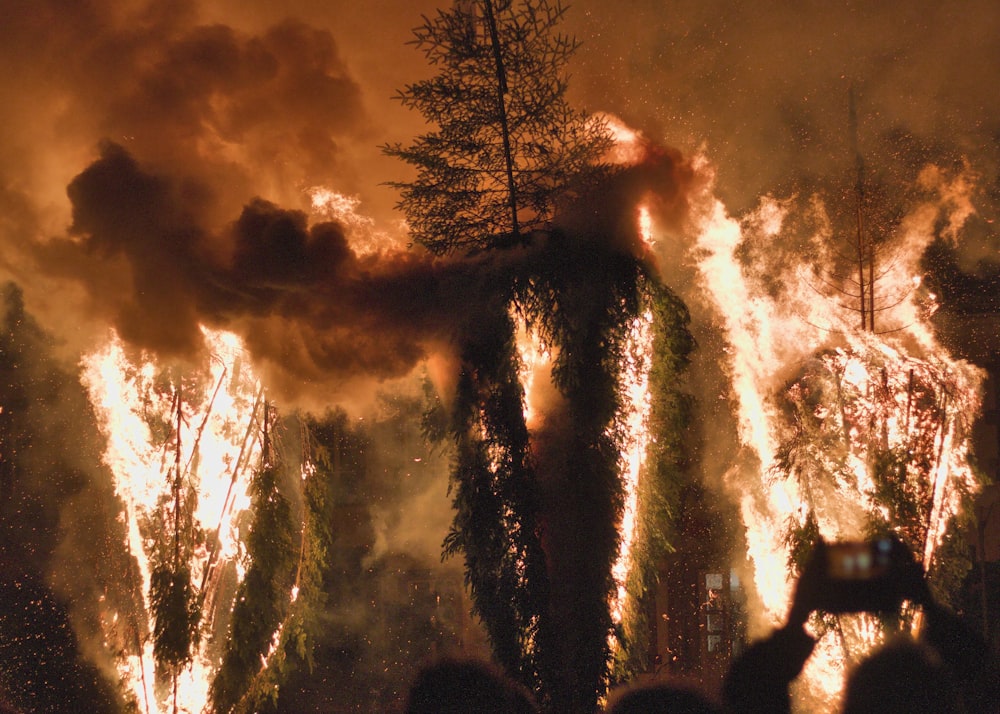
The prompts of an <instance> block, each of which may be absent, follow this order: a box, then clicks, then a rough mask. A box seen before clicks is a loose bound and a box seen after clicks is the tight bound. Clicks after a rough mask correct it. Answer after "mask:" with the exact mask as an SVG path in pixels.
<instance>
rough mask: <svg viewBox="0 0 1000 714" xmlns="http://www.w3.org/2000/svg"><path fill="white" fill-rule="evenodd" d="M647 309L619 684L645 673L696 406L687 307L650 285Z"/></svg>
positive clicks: (656, 285)
mask: <svg viewBox="0 0 1000 714" xmlns="http://www.w3.org/2000/svg"><path fill="white" fill-rule="evenodd" d="M645 296H646V304H647V305H648V308H649V309H650V311H651V312H652V316H653V347H652V364H651V366H650V374H649V394H650V412H649V417H648V424H647V429H648V431H649V433H650V434H654V435H655V439H653V440H651V442H650V443H649V445H648V446H647V448H646V463H645V468H644V469H643V472H642V474H641V477H640V481H639V494H638V513H637V515H636V519H637V522H636V532H635V537H634V542H633V545H632V551H631V556H632V569H631V570H630V572H629V578H628V582H627V583H626V591H627V592H628V601H627V609H626V612H625V614H624V617H623V618H622V619H623V623H624V628H623V631H622V633H621V638H620V639H621V641H622V652H620V653H619V654H618V655H617V656H616V662H615V664H616V672H615V676H616V678H618V679H628V678H629V677H630V676H631V675H633V674H635V673H637V672H639V671H642V670H643V669H645V668H646V667H647V665H648V663H647V662H646V661H645V658H646V653H647V652H648V644H649V642H648V640H649V633H650V630H649V622H648V616H647V607H646V606H647V604H648V597H649V596H650V594H651V593H653V592H654V590H655V586H656V581H657V570H656V569H657V566H658V564H659V563H660V562H661V561H662V559H663V558H664V557H665V556H666V555H667V554H668V553H670V552H672V551H673V550H674V545H673V543H672V540H673V538H674V533H675V518H676V513H675V508H676V504H678V503H680V502H681V501H682V500H683V497H684V496H683V492H684V489H685V487H686V485H687V483H688V480H689V475H688V474H687V472H686V466H687V459H688V455H689V454H688V447H687V445H686V441H687V439H688V427H689V425H690V423H691V417H692V414H691V412H692V409H693V398H692V397H691V395H690V394H687V393H685V392H684V391H683V389H682V388H681V376H682V374H683V372H684V370H685V369H686V368H687V366H688V364H689V361H690V356H691V353H692V351H693V350H694V348H695V343H694V339H693V338H692V336H691V333H690V331H689V330H688V325H689V323H690V315H689V313H688V310H687V306H686V305H684V303H683V301H682V300H681V299H680V298H678V297H677V295H675V294H674V293H673V292H672V291H671V290H670V289H669V288H668V287H666V286H665V285H662V284H659V283H657V282H656V281H652V280H649V281H647V283H646V288H645Z"/></svg>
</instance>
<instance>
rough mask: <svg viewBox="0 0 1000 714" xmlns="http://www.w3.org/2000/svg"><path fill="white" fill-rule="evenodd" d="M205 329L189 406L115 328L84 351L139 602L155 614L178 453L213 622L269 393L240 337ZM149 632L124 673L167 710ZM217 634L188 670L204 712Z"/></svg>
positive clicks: (201, 592)
mask: <svg viewBox="0 0 1000 714" xmlns="http://www.w3.org/2000/svg"><path fill="white" fill-rule="evenodd" d="M205 337H206V342H207V344H208V345H209V348H210V353H211V359H210V361H209V364H208V366H207V368H206V370H205V372H204V374H201V375H198V376H197V377H191V378H186V379H185V378H183V377H182V378H181V380H182V382H183V391H181V396H180V397H179V399H180V400H181V406H180V409H179V412H178V411H177V401H176V400H177V399H178V397H177V392H178V390H177V388H176V385H175V384H172V381H171V380H170V379H169V378H168V377H167V375H166V373H165V372H164V371H163V370H161V369H158V368H157V366H156V365H155V364H154V363H153V362H152V361H150V360H138V361H137V360H133V359H130V358H129V356H128V355H127V354H126V351H125V349H124V347H123V345H122V343H121V341H120V340H118V338H117V337H115V336H113V335H112V337H111V338H110V339H109V341H108V343H107V344H106V345H105V346H104V347H103V348H102V349H101V350H99V351H97V352H95V353H93V354H91V355H88V356H86V357H85V358H84V359H83V375H84V383H85V385H86V386H87V388H88V391H89V393H90V398H91V401H92V403H93V405H94V408H95V412H96V413H97V414H98V416H99V418H100V419H101V420H102V421H103V425H104V426H103V428H104V432H105V434H106V436H107V440H108V445H107V449H106V451H105V454H104V459H105V461H106V463H107V464H108V466H109V467H110V468H111V470H112V472H113V475H114V480H115V489H116V492H117V494H118V496H119V497H120V498H121V500H122V502H123V504H124V513H123V518H124V519H125V521H126V524H127V526H128V543H127V544H126V545H127V547H128V550H129V552H130V553H131V555H132V556H133V557H135V559H136V561H137V563H138V566H139V572H140V574H141V578H142V583H141V589H142V593H143V602H142V603H137V605H138V606H139V609H140V610H141V611H142V612H143V613H146V615H145V617H146V619H147V620H148V618H149V616H150V612H151V610H150V602H149V591H150V572H151V559H152V557H153V554H154V551H156V549H157V548H160V547H162V546H163V543H164V542H165V540H168V539H169V538H171V537H172V533H164V532H161V531H158V530H156V528H155V524H156V523H158V522H160V523H162V520H163V516H162V514H163V513H164V510H163V509H164V508H165V506H164V504H165V503H171V504H172V503H173V500H172V497H171V483H172V481H173V477H172V475H171V471H172V469H173V468H174V465H175V463H176V464H179V465H180V471H181V481H182V482H183V483H184V484H186V485H187V486H190V488H192V489H193V491H194V497H192V498H191V499H190V503H191V505H192V506H193V511H192V513H191V515H190V523H189V524H188V526H189V527H188V528H186V531H187V533H186V537H188V538H191V539H192V544H191V547H190V549H189V552H190V553H191V561H190V562H189V563H187V566H188V567H189V568H190V571H191V577H192V585H193V587H194V588H195V590H196V592H197V596H198V601H199V602H200V603H201V604H202V607H203V612H202V617H201V621H202V626H203V627H208V628H209V629H210V630H211V628H212V627H213V624H214V623H213V607H214V606H215V605H216V604H217V603H216V602H215V598H214V590H215V588H216V586H217V585H218V582H219V578H220V577H221V574H222V573H223V570H224V566H225V565H226V564H228V563H230V562H233V561H234V559H235V558H236V557H237V555H238V541H239V538H238V533H237V532H236V525H235V521H236V517H237V516H238V515H239V514H240V513H241V512H243V511H244V510H245V509H246V508H247V507H248V506H249V497H248V495H247V489H246V480H245V478H242V477H243V474H244V471H245V469H246V468H247V467H248V465H250V464H253V463H255V460H256V458H257V456H258V454H259V450H260V446H259V443H258V441H257V432H258V431H259V430H258V429H255V428H254V425H255V423H256V420H257V418H258V416H257V414H258V411H259V409H260V406H261V405H260V397H261V394H260V390H259V387H258V386H257V382H256V378H255V377H254V375H253V374H252V372H251V370H250V369H249V368H248V367H247V365H246V364H245V362H244V360H243V355H242V348H241V345H240V343H239V340H238V339H237V338H236V337H235V336H233V335H230V334H226V333H219V332H208V331H206V334H205ZM178 422H179V423H180V433H179V434H178V433H177V428H176V426H175V425H176V424H177V423H178ZM215 536H217V538H216V537H215ZM116 617H117V616H116ZM146 627H148V626H146ZM212 634H215V633H212ZM141 637H142V639H143V640H144V641H143V642H142V643H141V644H140V650H139V651H128V652H126V653H125V654H124V655H123V656H122V658H121V663H120V674H121V677H122V679H123V681H124V682H125V683H127V685H128V686H129V687H130V689H131V691H132V693H133V695H134V696H135V698H136V700H137V702H138V704H139V706H140V708H141V709H142V710H143V711H147V712H154V711H163V710H165V709H164V708H165V707H166V704H165V703H163V702H160V701H158V697H157V695H156V692H155V691H154V689H155V688H154V681H155V679H156V678H155V677H154V672H153V669H154V668H153V661H154V660H153V655H152V648H153V643H152V639H151V637H150V636H149V632H148V630H147V631H146V633H145V634H144V635H142V636H141ZM211 639H212V638H211V637H203V638H202V640H201V642H202V644H201V649H200V650H199V651H198V652H196V653H194V659H193V660H192V662H191V663H190V665H189V666H187V667H186V668H184V669H183V670H182V671H181V672H180V674H179V675H178V682H177V690H178V708H179V709H180V710H181V711H186V712H199V711H201V710H202V709H203V707H204V705H205V703H206V702H207V700H208V683H209V680H210V678H211V674H212V671H213V665H212V663H211V662H210V661H209V659H208V656H207V650H206V647H207V643H208V641H209V640H211Z"/></svg>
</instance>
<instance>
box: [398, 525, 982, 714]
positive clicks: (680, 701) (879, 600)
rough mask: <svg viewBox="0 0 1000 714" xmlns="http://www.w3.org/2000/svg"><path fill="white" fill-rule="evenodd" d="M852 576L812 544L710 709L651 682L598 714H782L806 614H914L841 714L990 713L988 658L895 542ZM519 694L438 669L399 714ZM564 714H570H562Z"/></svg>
mask: <svg viewBox="0 0 1000 714" xmlns="http://www.w3.org/2000/svg"><path fill="white" fill-rule="evenodd" d="M871 548H872V551H871V553H870V554H869V555H866V556H865V563H864V566H865V567H866V568H870V569H871V571H872V573H873V575H872V576H871V577H868V576H867V575H866V574H861V575H860V576H854V575H857V574H854V575H852V576H851V577H843V575H842V574H840V573H838V572H837V570H836V568H835V567H832V566H835V565H836V563H835V558H836V557H837V553H838V552H839V551H838V550H837V549H836V547H835V546H831V545H827V544H826V543H824V542H823V541H820V542H819V543H818V544H817V546H816V547H815V548H814V550H813V552H812V554H811V555H810V557H809V559H808V561H807V562H806V563H805V565H804V567H803V570H802V573H801V575H800V577H799V579H798V581H797V583H796V586H795V592H794V596H793V598H792V604H791V607H790V610H789V613H788V616H787V618H786V621H785V623H784V624H783V625H782V626H781V627H779V628H777V629H775V630H774V631H773V632H771V633H770V634H769V635H768V636H766V637H764V638H762V639H760V640H758V641H756V642H754V643H753V644H751V645H750V646H749V647H748V648H747V649H746V650H745V651H744V652H743V653H742V654H741V655H740V656H739V657H738V658H737V659H736V660H734V661H733V662H732V664H731V665H730V668H729V671H728V673H727V675H726V677H725V681H724V683H723V686H722V691H721V695H720V697H719V699H718V700H716V699H714V698H713V697H711V696H709V695H708V694H706V693H704V692H702V691H699V690H698V689H697V688H695V687H690V686H685V685H683V684H681V683H677V684H674V683H670V682H657V683H655V684H645V685H634V686H630V687H625V688H622V689H620V690H618V691H615V692H613V693H612V696H611V701H610V704H609V705H608V708H607V709H606V712H607V714H667V713H670V714H784V713H786V712H788V713H790V712H791V711H792V696H791V686H792V684H793V682H794V681H795V680H796V678H797V677H798V676H799V675H800V674H801V672H802V669H803V667H804V666H805V663H806V661H807V660H808V659H809V657H810V656H811V654H812V652H813V648H814V647H815V644H816V640H815V639H814V637H813V636H812V635H810V634H809V632H808V631H807V627H806V625H807V622H808V620H809V618H810V616H811V615H812V613H814V612H832V613H841V612H861V611H866V612H891V611H893V610H896V611H898V609H899V606H900V604H901V603H902V602H903V601H908V602H909V603H910V604H911V606H912V607H918V608H919V612H921V617H922V618H923V626H922V627H921V628H920V634H919V636H917V637H911V636H910V635H904V634H899V635H894V636H892V637H890V638H889V639H888V640H887V642H886V643H885V644H883V645H882V646H881V647H879V648H878V649H876V651H874V652H873V653H872V654H871V655H870V656H869V657H868V658H867V659H865V660H863V661H862V662H861V663H860V664H858V665H857V666H856V667H855V668H854V669H853V670H852V671H851V672H850V673H849V675H848V677H847V681H846V685H845V689H844V696H843V701H842V704H841V709H840V711H841V714H897V713H898V714H904V713H905V714H993V713H996V714H1000V665H998V657H997V654H996V653H995V652H992V651H991V650H990V647H989V646H988V644H987V643H986V641H985V639H983V638H982V637H981V636H980V635H979V634H978V633H977V632H976V631H975V630H973V629H971V628H970V627H968V626H967V625H966V624H965V623H964V622H963V621H962V620H961V619H960V618H959V617H958V616H957V615H955V614H954V613H953V612H951V611H950V610H948V609H947V608H945V607H943V606H941V605H940V604H939V603H938V602H936V601H935V599H934V597H933V596H932V594H931V591H930V588H929V587H928V585H927V579H926V574H925V573H924V570H923V568H922V567H921V566H920V564H918V563H917V562H916V561H915V560H914V558H913V556H912V553H910V551H909V549H908V548H906V546H905V545H904V544H903V543H902V542H901V541H899V540H897V539H894V538H890V539H884V540H881V541H873V543H872V544H871ZM537 711H539V709H538V707H537V706H536V704H535V703H534V701H533V700H532V698H531V694H530V693H529V692H527V691H526V690H524V689H523V688H522V687H519V686H518V685H516V684H514V683H513V682H511V681H510V680H509V679H508V678H507V677H505V676H504V675H503V674H502V673H500V672H499V671H497V670H495V669H493V668H492V667H491V666H488V665H485V664H483V663H478V662H467V661H458V660H443V661H439V662H435V663H431V664H429V665H428V666H427V667H425V668H424V670H423V671H422V672H421V673H420V675H419V676H418V678H417V680H416V681H415V682H414V684H413V687H412V688H411V691H410V694H409V699H408V702H407V709H406V712H407V714H431V713H432V712H433V713H435V714H484V713H485V714H501V713H503V714H507V713H510V714H524V713H533V712H537ZM560 714H562V713H560ZM565 714H581V713H576V712H566V713H565Z"/></svg>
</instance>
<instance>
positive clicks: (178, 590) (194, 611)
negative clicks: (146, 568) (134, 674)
mask: <svg viewBox="0 0 1000 714" xmlns="http://www.w3.org/2000/svg"><path fill="white" fill-rule="evenodd" d="M149 603H150V610H151V611H152V614H153V619H154V623H153V657H154V658H155V659H156V664H157V665H158V666H159V667H162V668H164V669H166V670H167V671H170V672H176V671H177V670H178V669H179V668H180V667H181V666H183V665H184V664H186V663H187V662H189V661H191V657H192V652H193V649H194V646H195V645H196V644H197V642H198V623H199V620H200V611H199V610H198V605H197V598H196V597H195V593H194V587H193V586H192V585H191V571H190V569H189V568H188V567H187V566H186V565H183V564H181V565H178V566H177V567H176V569H175V568H171V567H169V566H167V565H165V564H160V565H158V566H156V567H154V568H153V572H152V574H151V576H150V582H149Z"/></svg>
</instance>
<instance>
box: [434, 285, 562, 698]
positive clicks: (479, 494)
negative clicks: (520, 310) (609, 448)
mask: <svg viewBox="0 0 1000 714" xmlns="http://www.w3.org/2000/svg"><path fill="white" fill-rule="evenodd" d="M479 318H480V320H481V322H480V324H479V325H478V326H477V329H476V330H475V331H470V332H469V333H468V334H469V335H470V337H469V339H468V340H467V341H466V344H465V346H464V349H463V355H462V357H463V369H462V372H461V375H460V378H459V384H458V394H457V398H456V402H455V406H454V411H453V413H452V426H451V431H452V436H453V438H454V441H455V444H456V461H455V466H454V470H453V474H452V479H453V484H454V486H453V492H452V493H453V501H454V507H455V518H454V522H453V525H452V528H451V530H450V532H449V534H448V536H447V538H446V539H445V543H444V552H445V554H446V555H455V554H458V553H461V554H462V555H463V556H464V559H465V570H466V575H465V577H466V584H467V585H468V586H469V588H470V590H471V594H472V598H473V603H474V610H475V612H476V613H477V614H478V615H479V616H480V618H481V619H482V621H483V624H484V625H485V628H486V631H487V635H488V637H489V639H490V642H491V644H492V647H493V651H494V654H495V656H496V658H497V660H498V661H499V662H500V664H501V665H502V666H504V667H505V668H506V669H507V670H508V671H509V672H511V673H514V674H515V675H517V676H518V677H519V678H520V679H521V680H522V681H524V682H525V684H527V685H528V686H532V687H537V686H539V682H538V673H537V664H536V662H535V660H536V658H537V657H538V656H539V654H540V653H539V652H538V648H537V646H535V645H534V644H533V639H534V635H535V630H536V628H537V626H538V620H539V618H540V617H541V616H542V613H543V612H544V609H545V602H546V600H545V595H546V587H547V586H546V574H545V567H544V556H543V554H542V551H541V544H540V541H539V538H538V530H539V528H538V508H539V503H538V493H537V485H536V483H535V478H534V473H533V470H532V468H531V464H530V462H529V459H528V432H527V426H526V425H525V422H524V394H523V390H522V388H521V385H520V381H519V378H518V366H519V359H518V356H517V352H516V346H515V342H514V337H515V332H514V324H513V321H512V320H511V318H510V315H509V314H508V312H507V310H506V309H505V306H504V304H503V303H500V304H498V305H497V307H496V310H495V311H494V312H493V314H491V315H488V316H482V315H481V316H479ZM484 318H485V320H487V321H488V323H487V322H486V321H483V319H484Z"/></svg>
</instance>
